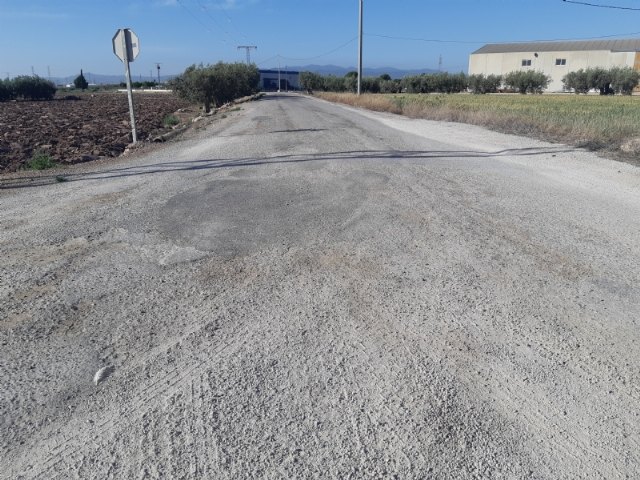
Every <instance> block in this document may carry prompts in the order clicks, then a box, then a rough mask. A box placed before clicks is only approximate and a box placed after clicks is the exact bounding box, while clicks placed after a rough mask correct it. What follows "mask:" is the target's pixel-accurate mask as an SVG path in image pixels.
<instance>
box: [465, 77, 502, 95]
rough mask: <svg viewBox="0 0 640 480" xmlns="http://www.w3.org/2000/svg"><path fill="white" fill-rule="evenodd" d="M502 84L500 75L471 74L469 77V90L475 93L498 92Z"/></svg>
mask: <svg viewBox="0 0 640 480" xmlns="http://www.w3.org/2000/svg"><path fill="white" fill-rule="evenodd" d="M500 85H502V77H501V76H500V75H488V76H486V77H485V76H484V75H470V76H469V78H468V86H469V90H471V92H473V93H478V94H485V93H496V92H497V91H498V89H499V88H500Z"/></svg>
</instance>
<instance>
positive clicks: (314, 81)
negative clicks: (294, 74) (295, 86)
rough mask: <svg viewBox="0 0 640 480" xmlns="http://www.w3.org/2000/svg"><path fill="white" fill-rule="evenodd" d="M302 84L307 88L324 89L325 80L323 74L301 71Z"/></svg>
mask: <svg viewBox="0 0 640 480" xmlns="http://www.w3.org/2000/svg"><path fill="white" fill-rule="evenodd" d="M300 86H301V87H302V88H303V89H305V90H322V89H323V87H324V82H323V79H322V76H321V75H318V74H317V73H313V72H301V73H300Z"/></svg>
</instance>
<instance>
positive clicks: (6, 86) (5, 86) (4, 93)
mask: <svg viewBox="0 0 640 480" xmlns="http://www.w3.org/2000/svg"><path fill="white" fill-rule="evenodd" d="M13 98H15V96H14V93H13V85H12V84H11V81H10V80H8V79H7V80H0V102H6V101H7V100H12V99H13Z"/></svg>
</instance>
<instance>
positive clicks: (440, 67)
mask: <svg viewBox="0 0 640 480" xmlns="http://www.w3.org/2000/svg"><path fill="white" fill-rule="evenodd" d="M438 71H439V72H441V71H442V55H440V57H439V58H438Z"/></svg>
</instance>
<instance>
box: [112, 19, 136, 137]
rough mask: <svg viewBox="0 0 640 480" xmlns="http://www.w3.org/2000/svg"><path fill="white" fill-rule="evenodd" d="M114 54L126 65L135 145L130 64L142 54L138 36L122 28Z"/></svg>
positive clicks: (119, 31) (134, 119)
mask: <svg viewBox="0 0 640 480" xmlns="http://www.w3.org/2000/svg"><path fill="white" fill-rule="evenodd" d="M113 53H115V55H116V57H118V58H119V59H120V60H122V63H124V71H125V78H126V80H127V95H128V97H129V115H130V117H131V133H132V135H133V143H137V142H138V134H137V132H136V117H135V114H134V110H133V94H132V92H131V70H130V69H129V62H133V61H134V60H135V59H136V57H137V56H138V54H139V53H140V42H139V40H138V36H137V35H136V34H135V33H133V31H132V30H130V29H128V28H121V29H120V30H118V31H117V32H116V34H115V35H114V36H113Z"/></svg>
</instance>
